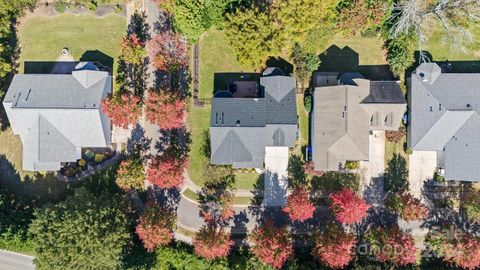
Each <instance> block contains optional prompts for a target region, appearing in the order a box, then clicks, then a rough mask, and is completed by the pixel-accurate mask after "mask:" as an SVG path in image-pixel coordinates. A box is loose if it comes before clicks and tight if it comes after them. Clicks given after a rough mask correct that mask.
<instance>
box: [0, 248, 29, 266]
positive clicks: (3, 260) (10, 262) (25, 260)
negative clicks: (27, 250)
mask: <svg viewBox="0 0 480 270" xmlns="http://www.w3.org/2000/svg"><path fill="white" fill-rule="evenodd" d="M0 269H2V270H34V269H35V266H34V265H33V257H30V256H25V255H21V254H16V253H11V252H6V251H3V250H0Z"/></svg>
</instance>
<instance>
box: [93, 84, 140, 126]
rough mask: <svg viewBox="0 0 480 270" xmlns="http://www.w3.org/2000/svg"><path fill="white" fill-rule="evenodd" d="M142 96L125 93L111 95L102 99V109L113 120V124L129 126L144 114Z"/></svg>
mask: <svg viewBox="0 0 480 270" xmlns="http://www.w3.org/2000/svg"><path fill="white" fill-rule="evenodd" d="M140 101H141V99H140V97H138V96H136V95H133V94H130V93H128V92H127V93H124V94H121V95H113V96H112V95H110V96H108V97H106V98H105V99H103V100H102V104H101V109H102V112H103V113H105V114H106V115H107V116H108V117H110V119H111V120H112V124H113V125H115V126H117V127H121V128H128V126H129V125H135V124H136V123H137V121H138V119H139V118H140V115H141V114H142V106H141V103H140Z"/></svg>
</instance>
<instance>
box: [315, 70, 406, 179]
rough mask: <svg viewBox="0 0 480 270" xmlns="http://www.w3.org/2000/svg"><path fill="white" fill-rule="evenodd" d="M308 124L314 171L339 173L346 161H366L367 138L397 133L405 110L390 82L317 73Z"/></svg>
mask: <svg viewBox="0 0 480 270" xmlns="http://www.w3.org/2000/svg"><path fill="white" fill-rule="evenodd" d="M313 84H314V86H315V91H314V94H313V95H314V96H313V111H312V117H313V119H312V121H311V142H312V161H313V165H314V169H315V170H317V171H339V170H341V169H342V168H344V166H345V163H346V161H367V160H369V135H370V133H371V131H374V130H398V128H399V125H400V124H401V120H402V117H403V114H404V112H405V108H406V101H405V98H404V96H403V94H402V91H401V88H400V86H399V85H398V83H397V82H393V81H370V80H367V79H365V78H364V77H363V76H362V75H361V74H359V73H342V74H339V73H335V72H331V73H328V72H318V73H315V74H314V77H313Z"/></svg>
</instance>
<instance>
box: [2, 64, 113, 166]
mask: <svg viewBox="0 0 480 270" xmlns="http://www.w3.org/2000/svg"><path fill="white" fill-rule="evenodd" d="M111 91H112V77H111V76H110V75H109V74H108V72H104V71H99V70H98V69H96V67H95V65H93V64H92V63H85V62H82V63H79V64H78V65H77V66H76V68H75V69H74V70H73V71H72V72H71V74H17V75H15V77H14V78H13V81H12V83H11V85H10V87H9V89H8V92H7V94H6V96H5V99H4V101H3V106H4V108H5V111H6V113H7V116H8V119H9V121H10V124H11V127H12V130H13V133H14V134H15V135H18V136H20V139H21V141H22V145H23V170H25V171H57V170H59V169H60V168H61V166H62V163H63V162H75V161H77V160H78V159H81V153H82V148H83V147H101V148H105V147H108V146H109V145H110V141H111V124H110V120H109V118H108V117H107V116H106V115H105V114H103V113H102V111H101V110H100V103H101V100H102V99H103V98H105V97H106V96H107V95H108V94H109V93H110V92H111Z"/></svg>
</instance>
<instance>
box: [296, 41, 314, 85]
mask: <svg viewBox="0 0 480 270" xmlns="http://www.w3.org/2000/svg"><path fill="white" fill-rule="evenodd" d="M292 60H293V64H294V65H295V76H296V77H297V81H298V82H300V83H301V84H302V88H303V84H304V82H305V81H308V80H310V77H311V75H312V73H313V72H314V71H316V70H317V69H318V67H319V66H320V58H319V57H318V56H317V55H315V54H313V53H307V52H305V51H304V50H303V49H302V47H301V46H300V45H299V44H298V43H296V44H295V46H293V50H292Z"/></svg>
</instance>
